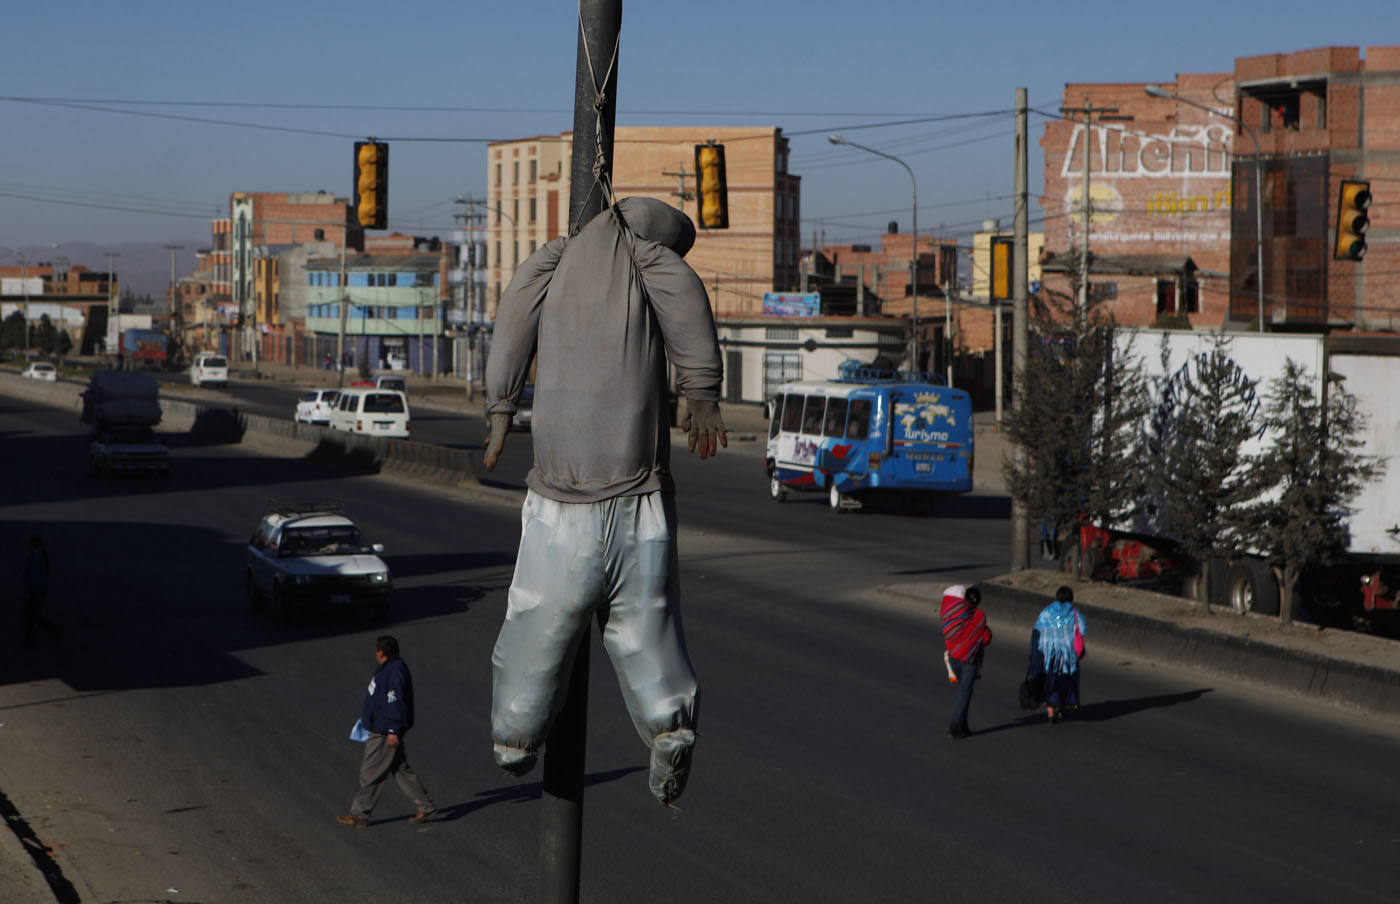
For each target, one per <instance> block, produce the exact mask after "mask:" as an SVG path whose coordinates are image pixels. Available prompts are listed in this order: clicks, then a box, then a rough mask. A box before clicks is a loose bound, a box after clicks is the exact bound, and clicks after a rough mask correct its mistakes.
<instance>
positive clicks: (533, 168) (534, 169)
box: [530, 160, 539, 220]
mask: <svg viewBox="0 0 1400 904" xmlns="http://www.w3.org/2000/svg"><path fill="white" fill-rule="evenodd" d="M538 172H539V161H538V160H531V161H530V181H531V182H532V183H533V182H534V181H535V176H536V174H537V173H538ZM534 218H535V216H534V211H531V213H530V219H532V220H533V219H534Z"/></svg>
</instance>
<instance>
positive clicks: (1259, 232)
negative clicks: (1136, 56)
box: [1143, 85, 1264, 333]
mask: <svg viewBox="0 0 1400 904" xmlns="http://www.w3.org/2000/svg"><path fill="white" fill-rule="evenodd" d="M1143 90H1144V91H1146V92H1147V95H1148V96H1149V97H1158V98H1161V99H1162V100H1174V101H1176V102H1178V103H1183V104H1187V105H1188V106H1192V107H1195V108H1196V109H1198V110H1205V111H1206V112H1207V113H1210V114H1212V115H1214V116H1220V117H1223V118H1225V119H1229V120H1231V121H1233V122H1236V123H1238V124H1239V126H1240V128H1242V129H1244V130H1245V131H1246V132H1248V133H1249V137H1250V139H1251V140H1252V141H1253V142H1254V232H1255V243H1254V244H1255V250H1256V261H1255V266H1256V267H1257V268H1258V270H1259V274H1258V279H1257V280H1256V286H1257V288H1258V289H1259V332H1261V333H1262V332H1264V201H1263V198H1264V193H1263V189H1262V188H1261V187H1260V180H1261V178H1262V177H1261V176H1260V172H1261V171H1262V170H1263V168H1264V156H1263V153H1262V152H1261V151H1260V150H1259V136H1258V135H1256V134H1254V129H1252V128H1250V126H1249V123H1247V122H1245V121H1244V120H1243V119H1240V118H1239V117H1238V116H1231V115H1230V114H1229V113H1221V112H1220V111H1219V110H1212V109H1211V108H1210V107H1207V106H1206V105H1205V104H1199V103H1196V102H1195V101H1194V100H1188V99H1186V98H1184V97H1182V96H1181V95H1179V94H1172V93H1171V92H1170V91H1168V90H1166V89H1165V88H1163V87H1162V86H1160V85H1144V86H1143Z"/></svg>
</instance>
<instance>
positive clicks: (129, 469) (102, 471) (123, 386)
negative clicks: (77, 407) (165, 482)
mask: <svg viewBox="0 0 1400 904" xmlns="http://www.w3.org/2000/svg"><path fill="white" fill-rule="evenodd" d="M82 396H83V413H82V421H83V423H85V424H87V425H88V428H89V431H90V443H89V445H88V459H89V463H90V465H91V467H92V473H93V474H94V475H95V476H98V477H109V476H112V475H117V474H144V475H151V476H157V477H169V476H170V451H169V450H168V449H167V448H166V446H165V444H164V443H162V442H160V440H159V439H157V438H156V435H155V430H154V427H155V426H156V425H157V424H159V423H160V419H161V408H160V395H159V387H158V385H157V384H156V381H155V378H154V377H152V376H150V375H149V374H142V373H122V372H119V371H113V370H102V371H98V372H97V373H95V374H93V375H92V378H91V379H90V380H89V382H88V387H87V389H85V390H83V394H82Z"/></svg>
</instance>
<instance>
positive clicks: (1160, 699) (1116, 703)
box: [1065, 687, 1215, 722]
mask: <svg viewBox="0 0 1400 904" xmlns="http://www.w3.org/2000/svg"><path fill="white" fill-rule="evenodd" d="M1213 690H1215V688H1213V687H1202V688H1197V689H1196V690H1194V691H1182V692H1181V693H1179V694H1158V695H1156V696H1154V697H1134V698H1133V699H1131V700H1104V701H1103V702H1101V703H1086V704H1083V705H1081V706H1080V707H1079V708H1078V709H1076V710H1074V711H1072V712H1070V713H1067V714H1066V716H1065V719H1066V720H1072V721H1075V722H1107V721H1109V720H1110V719H1117V718H1120V717H1122V716H1131V715H1132V714H1134V713H1140V712H1142V711H1144V710H1148V709H1160V708H1162V707H1164V706H1175V705H1177V704H1178V703H1192V702H1194V701H1196V700H1199V699H1200V698H1201V697H1203V696H1205V695H1206V694H1209V693H1210V692H1211V691H1213Z"/></svg>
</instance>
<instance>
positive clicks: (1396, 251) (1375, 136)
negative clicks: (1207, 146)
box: [1230, 46, 1400, 332]
mask: <svg viewBox="0 0 1400 904" xmlns="http://www.w3.org/2000/svg"><path fill="white" fill-rule="evenodd" d="M1234 81H1235V85H1236V89H1237V90H1236V96H1235V109H1234V113H1235V115H1236V116H1238V117H1239V118H1240V119H1241V120H1242V121H1243V122H1244V123H1245V124H1247V125H1248V126H1249V127H1251V128H1252V129H1253V131H1254V134H1255V135H1256V136H1257V138H1258V140H1259V145H1260V151H1261V153H1262V155H1263V160H1264V166H1263V169H1262V174H1263V181H1262V188H1263V197H1264V203H1263V206H1262V210H1263V214H1264V216H1263V227H1264V319H1265V321H1266V323H1268V324H1270V325H1271V327H1272V328H1273V329H1276V330H1277V329H1287V330H1306V331H1317V330H1324V329H1325V330H1329V331H1331V330H1364V331H1388V332H1393V331H1396V330H1398V329H1400V285H1397V281H1396V279H1395V274H1396V272H1397V271H1400V243H1397V237H1400V224H1397V222H1396V220H1397V215H1400V202H1397V200H1396V196H1397V194H1400V47H1397V46H1391V47H1367V48H1366V49H1365V56H1364V58H1363V56H1362V54H1361V50H1360V48H1357V47H1324V48H1320V49H1316V50H1303V51H1298V52H1295V53H1280V54H1269V55H1265V56H1253V57H1243V58H1240V59H1238V60H1236V61H1235V71H1234ZM1254 165H1256V164H1255V161H1254V160H1250V159H1247V158H1244V157H1243V156H1242V157H1241V159H1240V161H1239V162H1238V163H1237V165H1236V185H1237V189H1236V197H1235V210H1234V215H1235V219H1234V226H1235V233H1236V236H1237V239H1236V241H1235V242H1234V243H1233V245H1232V250H1231V259H1232V263H1233V265H1234V267H1235V268H1236V272H1241V273H1245V274H1248V273H1251V272H1252V271H1253V270H1255V269H1257V268H1255V267H1254V265H1253V264H1252V263H1247V259H1248V258H1249V257H1250V255H1251V254H1252V253H1253V247H1254V246H1253V241H1252V240H1253V237H1254V234H1255V230H1254V221H1255V218H1254V209H1253V207H1252V206H1251V204H1250V202H1249V197H1250V193H1249V192H1246V190H1245V186H1246V185H1252V180H1253V172H1254V171H1253V167H1254ZM1344 179H1362V180H1369V181H1370V182H1371V192H1372V194H1373V195H1374V197H1375V201H1374V203H1373V204H1372V206H1371V208H1370V211H1369V215H1370V220H1371V227H1370V230H1369V232H1368V234H1367V245H1368V246H1369V248H1368V252H1367V254H1366V256H1365V258H1364V259H1362V260H1360V261H1353V260H1350V259H1338V258H1337V257H1336V256H1335V255H1334V253H1333V244H1334V242H1335V239H1336V225H1337V224H1336V220H1337V202H1338V196H1339V193H1340V189H1341V182H1342V180H1344ZM1232 286H1233V291H1232V293H1231V298H1230V311H1231V316H1232V319H1234V320H1242V321H1243V320H1249V321H1252V320H1253V319H1254V318H1255V316H1256V313H1255V312H1256V310H1257V300H1256V294H1255V292H1254V290H1255V288H1256V286H1257V284H1256V283H1254V282H1253V281H1252V280H1251V279H1249V278H1245V279H1236V280H1235V281H1234V282H1233V284H1232Z"/></svg>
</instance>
